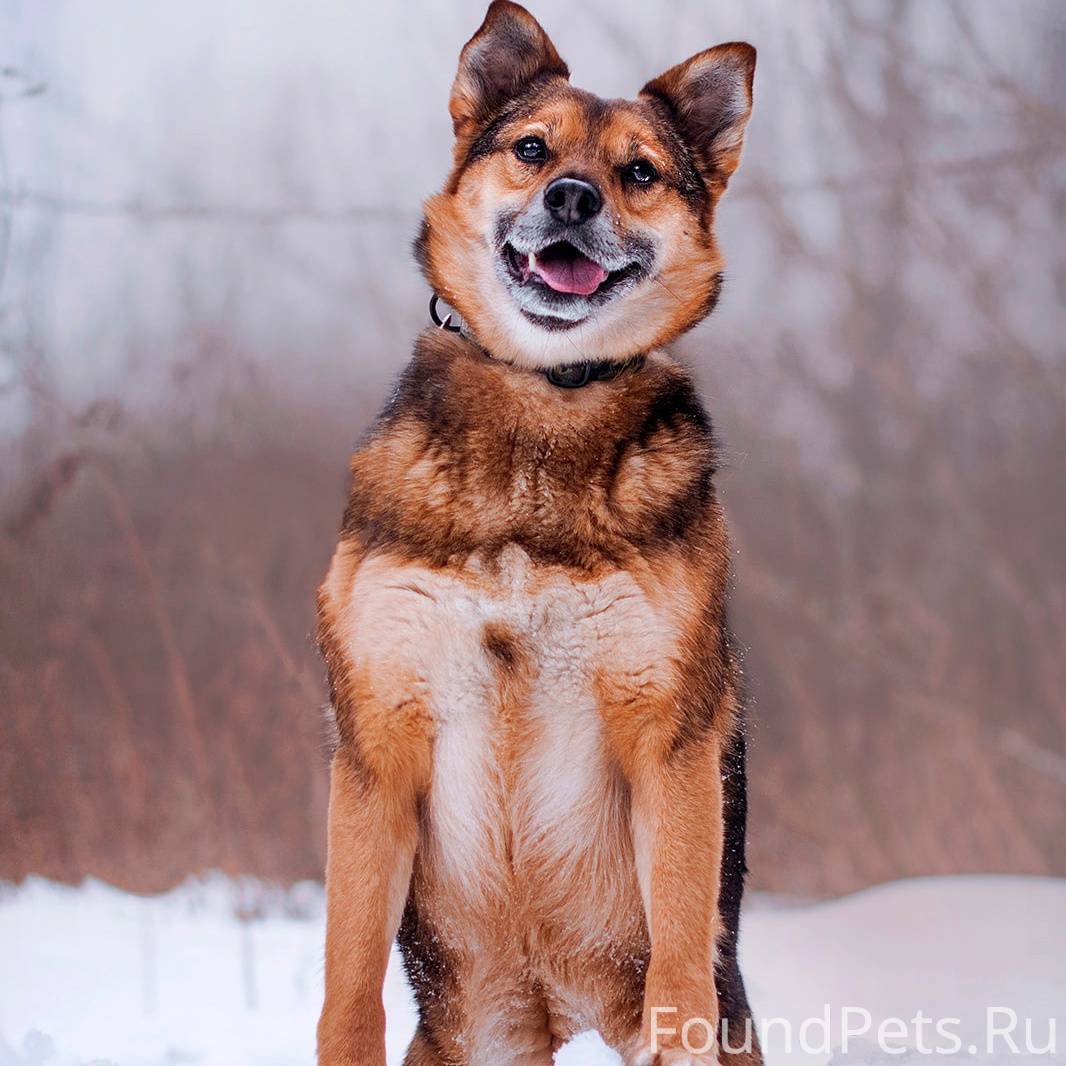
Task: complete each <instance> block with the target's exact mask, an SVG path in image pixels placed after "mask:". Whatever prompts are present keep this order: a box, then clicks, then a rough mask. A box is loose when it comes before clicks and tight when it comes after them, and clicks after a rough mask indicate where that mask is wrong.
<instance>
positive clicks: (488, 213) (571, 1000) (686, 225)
mask: <svg viewBox="0 0 1066 1066" xmlns="http://www.w3.org/2000/svg"><path fill="white" fill-rule="evenodd" d="M754 66H755V51H754V49H753V48H752V47H751V46H750V45H747V44H725V45H720V46H718V47H716V48H711V49H709V50H707V51H703V52H700V53H699V54H698V55H696V56H694V57H693V58H691V59H689V60H687V61H686V62H684V63H681V64H679V65H678V66H675V67H673V68H671V69H670V70H668V71H666V73H664V74H662V75H661V76H659V77H657V78H655V79H654V80H652V81H650V82H648V84H647V85H645V86H644V88H643V89H642V90H641V92H640V93H639V95H638V96H637V97H636V99H635V100H632V101H621V100H603V99H600V98H598V97H596V96H594V95H592V94H590V93H588V92H584V91H582V90H580V89H576V88H574V87H572V86H571V85H570V83H569V71H568V69H567V66H566V64H565V63H564V62H563V60H562V59H561V58H560V57H559V54H558V52H557V51H556V49H555V47H554V46H553V44H552V42H551V41H550V40H549V38H548V36H547V34H546V33H545V31H544V30H543V29H542V28H541V26H540V25H539V24H538V23H537V21H536V20H535V19H534V18H533V16H532V15H530V14H529V13H528V12H527V11H526V10H525V9H524V8H522V7H519V6H518V5H516V4H513V3H508V2H507V0H496V2H494V3H493V4H492V5H491V7H490V8H489V10H488V14H487V16H486V18H485V21H484V23H483V24H482V26H481V28H480V29H479V30H478V31H477V33H475V34H474V36H473V37H472V38H471V39H470V41H469V42H468V43H467V44H466V46H465V47H464V48H463V50H462V53H461V56H460V60H459V69H458V73H457V75H456V78H455V82H454V87H453V89H452V93H451V99H450V111H451V118H452V121H453V125H454V131H455V150H454V164H453V166H452V169H451V172H450V174H449V175H448V177H447V181H446V183H445V185H444V188H443V190H442V191H441V192H440V193H439V194H438V195H435V196H433V197H431V198H430V199H429V200H428V201H427V203H426V205H425V217H424V223H423V226H422V229H421V233H420V235H419V237H418V239H417V241H416V245H415V251H416V257H417V259H418V260H419V263H420V265H421V267H422V270H423V272H424V274H425V276H426V277H427V279H428V281H429V283H430V284H431V286H432V287H433V289H434V291H435V293H436V294H437V295H438V296H439V297H440V299H442V300H444V301H446V302H447V304H449V305H450V306H451V307H452V308H453V309H454V312H453V315H452V316H449V317H448V318H445V319H443V320H440V321H441V324H442V325H443V326H445V327H446V328H443V329H440V328H438V329H429V330H427V331H426V332H425V333H423V334H422V336H421V337H420V338H419V340H418V341H417V344H416V346H415V351H414V357H413V359H412V361H411V362H410V364H409V365H408V366H407V368H406V370H405V371H404V372H403V373H402V375H401V377H400V379H399V382H398V384H397V386H396V388H395V391H394V394H393V395H392V397H391V399H390V400H389V401H388V403H387V405H386V407H385V409H384V411H383V412H382V414H381V415H380V417H379V418H378V420H377V422H376V424H375V425H374V426H373V428H372V429H371V430H370V432H369V434H368V435H367V437H366V439H365V441H364V442H363V443H362V445H361V446H360V447H359V449H358V450H357V452H356V453H355V456H354V457H353V459H352V477H351V489H350V495H349V499H348V505H347V510H346V511H345V514H344V519H343V523H342V527H341V534H340V540H339V544H338V546H337V548H336V552H335V554H334V556H333V559H332V562H331V564H330V567H329V571H328V574H327V576H326V578H325V581H324V583H323V584H322V586H321V589H320V591H319V629H318V635H319V645H320V648H321V651H322V653H323V656H324V659H325V663H326V668H327V674H328V680H329V685H330V695H331V706H332V711H333V718H334V722H335V727H336V734H337V742H336V747H335V751H334V755H333V760H332V766H331V789H330V805H329V831H328V860H327V876H326V886H327V929H326V955H325V1002H324V1006H323V1010H322V1015H321V1019H320V1021H319V1026H318V1061H319V1063H320V1064H321V1066H384V1063H385V1017H384V1010H383V1007H382V982H383V979H384V976H385V970H386V965H387V963H388V959H389V952H390V947H391V945H392V944H393V942H394V939H397V938H398V941H399V945H400V948H401V951H402V954H403V957H404V960H405V966H406V970H407V974H408V977H409V979H410V982H411V985H412V987H413V990H414V993H415V996H416V999H417V1002H418V1006H419V1011H420V1019H419V1023H418V1027H417V1030H416V1033H415V1035H414V1038H413V1041H412V1043H411V1045H410V1048H409V1049H408V1051H407V1055H406V1058H405V1060H404V1061H405V1063H406V1066H445V1064H447V1066H460V1064H463V1066H539V1064H548V1063H550V1062H552V1059H553V1054H554V1052H555V1051H556V1050H557V1049H558V1048H559V1047H560V1046H561V1045H562V1044H563V1043H565V1042H566V1041H568V1040H569V1039H570V1038H571V1037H573V1036H574V1035H575V1034H577V1033H579V1032H582V1031H583V1030H587V1029H595V1030H598V1032H599V1033H600V1034H601V1036H602V1038H603V1040H604V1041H605V1042H606V1043H607V1044H608V1045H609V1046H611V1047H613V1048H614V1049H616V1051H617V1052H618V1053H619V1054H620V1055H621V1057H622V1058H623V1060H624V1062H625V1063H626V1064H627V1066H634V1064H641V1066H650V1064H661V1066H681V1064H692V1066H695V1064H707V1063H713V1062H723V1061H729V1062H735V1063H737V1064H743V1066H756V1064H758V1063H761V1061H762V1059H761V1054H760V1051H759V1048H758V1043H757V1041H755V1040H754V1039H753V1038H752V1036H751V1034H750V1033H749V1035H748V1036H747V1038H746V1039H745V1031H746V1030H749V1029H750V1026H751V1015H750V1011H749V1007H748V1003H747V999H746V996H745V991H744V984H743V981H742V978H741V974H740V971H739V969H738V962H737V929H738V920H739V911H740V903H741V895H742V892H743V879H744V873H745V867H744V837H745V820H746V795H745V769H744V757H745V756H744V721H743V708H742V704H741V698H740V695H739V688H740V678H739V668H738V662H737V655H736V652H735V647H734V644H733V641H732V639H731V636H730V632H729V629H728V625H727V620H726V589H727V584H728V580H729V569H730V568H729V550H728V546H727V539H726V530H725V525H724V520H723V515H722V511H721V508H720V504H719V501H718V499H717V497H716V494H715V488H714V483H713V474H714V472H715V450H714V443H713V438H712V431H711V426H710V423H709V421H708V418H707V415H706V414H705V412H704V410H703V407H702V406H701V404H700V401H699V399H698V397H697V395H696V393H695V391H694V388H693V385H692V382H691V381H690V379H689V376H688V374H687V373H686V372H685V370H684V369H682V367H681V366H680V365H679V364H678V363H676V362H675V361H674V360H673V359H672V358H671V357H670V356H669V355H668V354H667V353H666V352H665V351H664V350H663V348H664V345H666V344H668V343H669V342H670V341H672V340H673V339H674V338H676V337H678V336H679V335H681V334H682V333H684V332H685V331H686V330H688V329H690V328H691V327H692V326H693V325H695V324H696V323H697V322H699V321H700V320H701V319H702V318H703V317H704V316H705V315H707V314H708V313H709V312H710V311H711V309H712V308H713V307H714V304H715V301H716V299H717V297H718V293H719V290H720V287H721V283H722V268H723V260H722V255H721V253H720V251H719V248H718V245H717V243H716V240H715V236H714V230H713V223H714V216H715V210H716V207H717V204H718V201H719V199H720V198H721V196H722V194H723V192H724V191H725V189H726V185H727V183H728V181H729V178H730V177H731V175H732V174H733V172H734V171H735V169H736V167H737V164H738V162H739V159H740V154H741V149H742V145H743V140H744V130H745V126H746V124H747V121H748V117H749V115H750V112H751V103H752V80H753V73H754ZM455 316H459V318H461V325H460V323H459V321H458V320H456V318H455ZM727 1036H728V1040H727V1039H726V1037H727Z"/></svg>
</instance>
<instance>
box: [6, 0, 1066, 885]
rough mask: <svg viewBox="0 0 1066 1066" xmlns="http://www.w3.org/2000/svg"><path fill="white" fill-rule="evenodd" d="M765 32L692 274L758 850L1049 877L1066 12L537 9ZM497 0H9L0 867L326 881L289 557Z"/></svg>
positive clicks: (1065, 379) (1061, 782) (325, 526)
mask: <svg viewBox="0 0 1066 1066" xmlns="http://www.w3.org/2000/svg"><path fill="white" fill-rule="evenodd" d="M530 6H531V9H532V10H533V11H534V13H535V14H536V15H537V16H538V17H539V18H540V20H541V21H542V23H543V24H544V26H545V27H546V29H547V30H548V32H549V33H550V34H551V36H552V37H553V39H554V41H555V43H556V45H557V46H558V48H559V51H560V52H561V53H562V54H563V56H564V57H565V58H566V59H567V61H568V62H569V63H570V66H571V69H572V71H573V77H574V81H575V82H576V83H577V84H579V85H582V86H585V87H588V88H590V89H593V90H596V91H598V92H600V93H602V94H604V95H631V94H632V93H634V92H635V91H636V90H637V89H638V88H639V87H640V86H641V85H642V84H643V83H644V82H645V81H646V80H647V79H648V78H650V77H652V76H653V75H655V74H657V73H659V72H660V71H661V70H662V69H664V68H666V67H667V66H669V65H672V64H673V63H675V62H677V61H679V60H680V59H682V58H684V57H686V56H688V55H690V54H692V53H694V52H696V51H699V50H700V49H702V48H704V47H706V46H709V45H711V44H714V43H718V42H720V41H726V40H731V39H746V40H749V41H751V42H752V43H754V44H755V45H756V46H757V47H758V49H759V68H758V72H757V76H756V106H755V114H754V118H753V120H752V124H751V127H750V134H749V140H748V148H747V149H746V153H745V159H744V163H743V165H742V166H741V169H740V171H739V173H738V175H737V177H736V179H735V180H734V183H733V185H732V187H731V189H730V191H729V193H728V195H727V197H726V199H725V201H724V203H723V205H722V207H721V210H720V222H719V232H720V236H721V242H722V245H723V248H724V250H725V252H726V255H727V258H728V261H729V269H728V273H727V284H726V289H725V293H724V297H723V300H722V302H721V305H720V308H719V310H718V311H717V312H716V313H715V314H714V316H713V317H712V318H711V319H710V320H709V321H708V322H707V323H705V324H704V325H702V326H701V327H700V328H698V329H697V330H695V331H694V332H693V333H692V334H691V335H689V336H688V337H687V338H686V339H685V340H684V341H683V342H682V343H681V344H680V345H679V346H678V352H679V354H680V356H681V357H683V358H684V360H685V361H686V362H688V363H689V364H690V365H691V366H692V367H693V368H694V369H695V372H696V374H697V376H698V378H699V381H700V384H701V387H702V390H703V392H704V394H705V396H706V398H707V401H708V405H709V407H710V410H711V412H712V415H713V417H714V419H715V423H716V426H717V429H718V432H719V435H720V437H721V440H722V447H723V460H724V470H723V473H722V475H721V480H720V483H721V487H722V491H723V493H724V496H725V501H726V505H727V508H728V512H729V515H730V517H731V522H732V529H733V537H734V543H735V549H736V557H735V563H736V589H735V594H734V605H735V609H734V617H735V622H736V626H737V628H738V630H739V634H740V637H741V639H742V641H743V643H744V645H745V647H746V648H747V654H746V671H747V678H748V685H749V688H750V693H751V702H752V716H753V725H752V743H751V780H752V786H753V799H752V816H751V832H750V840H751V859H750V864H751V867H752V882H753V884H754V885H755V886H756V887H758V888H760V889H764V890H769V891H773V892H779V893H785V894H788V895H791V896H796V897H820V896H829V895H835V894H839V893H843V892H847V891H849V890H853V889H856V888H859V887H862V886H864V885H868V884H872V883H875V882H881V881H885V880H888V879H892V878H897V877H903V876H908V875H916V874H927V873H954V872H959V873H966V872H977V871H997V872H1008V871H1009V872H1022V873H1044V874H1057V875H1066V832H1064V828H1066V817H1064V812H1066V548H1064V546H1066V351H1064V343H1063V338H1064V337H1066V315H1064V312H1063V309H1062V304H1063V296H1064V293H1066V259H1064V242H1063V226H1062V224H1063V216H1064V213H1066V110H1064V107H1063V101H1064V100H1066V9H1064V8H1063V6H1062V5H1061V4H1058V3H1056V2H1054V0H1046V2H1045V0H1019V2H1016V3H1010V4H1007V3H1004V2H1002V0H966V2H962V0H958V2H952V0H857V2H853V3H841V2H816V0H803V2H794V0H793V2H786V0H715V2H712V3H709V2H706V0H698V2H697V0H688V2H680V0H679V2H675V3H668V4H667V3H664V4H647V3H637V2H633V0H623V2H618V0H614V2H607V0H581V2H580V3H575V2H573V0H565V2H564V0H536V2H535V3H532V4H531V5H530ZM483 12H484V3H483V2H482V0H469V2H467V0H464V2H453V3H447V4H445V3H443V2H439V0H420V2H418V3H407V4H403V5H388V4H370V3H368V2H355V3H351V2H340V0H334V2H330V3H326V2H305V0H301V2H299V3H297V2H296V0H287V2H281V0H271V2H264V0H229V2H227V3H225V4H215V3H209V2H207V0H186V2H185V3H183V4H180V5H158V4H138V3H134V2H130V0H95V2H94V3H91V4H89V3H82V2H76V0H54V2H52V3H49V4H41V3H39V2H37V0H0V589H2V595H0V880H2V879H8V880H19V879H22V878H24V877H26V876H27V875H30V874H41V875H45V876H47V877H51V878H56V879H60V880H67V881H76V880H78V879H80V878H82V877H84V876H86V875H95V876H98V877H102V878H105V879H106V880H108V881H110V882H113V883H115V884H118V885H120V886H123V887H124V888H127V889H132V890H135V891H140V892H147V891H156V890H161V889H164V888H167V887H169V886H171V885H174V884H176V883H177V882H179V881H181V880H183V879H184V878H185V877H187V876H188V875H189V874H190V873H194V872H198V871H203V870H205V869H221V870H223V871H226V872H228V873H231V874H251V875H257V876H260V877H265V878H269V879H277V880H280V881H282V882H290V881H294V880H297V879H302V878H317V877H319V876H320V873H321V870H322V865H323V857H324V842H325V835H324V828H325V802H326V754H325V729H324V726H323V715H322V709H323V705H324V702H325V699H326V695H325V687H324V683H323V672H322V669H321V666H320V664H319V661H318V659H317V656H316V653H315V652H314V649H313V646H312V639H311V632H312V627H313V603H314V591H315V587H316V584H317V582H318V581H319V580H320V579H321V577H322V576H323V574H324V572H325V568H326V564H327V561H328V558H329V555H330V553H331V550H332V547H333V543H334V538H335V530H336V527H337V524H338V521H339V517H340V513H341V509H342V507H343V502H344V493H345V487H346V471H347V458H348V454H349V452H350V450H351V448H352V446H353V443H354V442H355V441H356V439H357V438H358V436H359V434H360V432H361V431H362V429H363V428H364V427H365V426H366V424H367V421H368V419H369V418H370V417H371V416H372V414H373V413H374V412H375V410H376V409H377V408H378V407H379V406H380V404H381V403H382V401H383V399H384V398H385V396H386V394H387V392H388V389H389V385H390V381H391V379H392V378H393V377H394V376H395V374H396V373H397V371H398V370H399V368H400V367H401V365H402V364H403V363H404V361H405V360H406V359H407V357H408V354H409V352H410V349H411V345H412V340H413V337H414V335H415V333H416V331H418V330H419V329H421V328H423V327H424V326H426V325H427V322H428V316H427V311H426V304H427V300H428V297H429V293H428V291H427V289H426V286H425V284H424V282H423V281H422V280H421V279H420V277H419V276H418V273H417V271H416V268H415V266H414V264H413V262H412V259H411V255H410V251H409V249H410V242H411V239H412V237H413V236H414V234H415V231H416V228H417V224H418V220H419V204H420V201H421V200H422V199H423V198H424V197H425V196H426V195H427V194H429V193H430V192H432V191H434V190H435V189H436V188H437V186H438V185H439V184H440V183H441V182H442V180H443V177H444V174H445V172H446V169H447V167H448V164H449V158H450V154H449V153H450V124H449V120H448V114H447V106H446V105H447V96H448V90H449V86H450V82H451V78H452V75H453V73H454V68H455V61H456V57H457V54H458V51H459V48H460V47H461V45H462V43H463V42H464V41H465V40H466V39H467V37H469V35H470V34H471V33H472V32H473V30H474V29H475V28H476V27H477V25H478V23H479V22H480V20H481V17H482V15H483Z"/></svg>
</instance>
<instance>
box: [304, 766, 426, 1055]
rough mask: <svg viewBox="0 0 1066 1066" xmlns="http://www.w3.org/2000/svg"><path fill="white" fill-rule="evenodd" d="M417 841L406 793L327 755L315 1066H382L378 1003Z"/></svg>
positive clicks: (400, 780) (395, 783)
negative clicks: (321, 992) (322, 955)
mask: <svg viewBox="0 0 1066 1066" xmlns="http://www.w3.org/2000/svg"><path fill="white" fill-rule="evenodd" d="M417 837H418V822H417V807H416V799H415V794H414V790H413V788H412V787H410V786H409V785H408V784H407V783H406V782H405V780H404V776H403V775H400V776H398V777H390V778H386V779H382V778H381V777H380V775H376V774H370V773H368V772H367V771H366V770H364V769H360V768H357V765H356V763H355V761H354V759H353V758H352V756H351V755H350V754H349V753H348V751H347V750H346V748H344V747H342V748H341V749H340V750H339V751H338V753H337V754H336V755H335V756H334V759H333V766H332V769H331V783H330V799H329V844H328V858H327V863H326V998H325V1003H324V1005H323V1008H322V1016H321V1018H320V1020H319V1023H318V1062H319V1066H385V1009H384V1007H383V1005H382V1001H381V991H382V985H383V982H384V980H385V969H386V967H387V966H388V961H389V951H390V948H391V946H392V941H393V939H394V938H395V936H396V930H397V928H398V926H399V924H400V917H401V915H402V912H403V906H404V902H405V899H406V897H407V890H408V887H409V883H410V880H411V867H412V863H413V860H414V854H415V845H416V842H417Z"/></svg>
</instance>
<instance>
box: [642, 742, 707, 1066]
mask: <svg viewBox="0 0 1066 1066" xmlns="http://www.w3.org/2000/svg"><path fill="white" fill-rule="evenodd" d="M720 754H721V753H720V742H719V738H718V736H717V735H716V733H715V732H714V731H713V730H711V731H708V732H707V733H705V734H704V735H703V736H701V737H699V738H696V739H690V740H688V741H686V742H685V743H684V744H683V745H682V746H681V747H680V748H678V749H676V750H673V749H672V750H670V751H669V752H664V753H662V755H661V757H659V756H654V755H653V756H648V757H647V758H646V759H645V760H643V765H639V766H634V767H632V769H631V773H630V775H629V776H630V786H631V793H632V826H633V843H634V853H635V856H636V862H637V875H638V879H639V881H640V887H641V894H642V896H643V898H644V907H645V913H646V916H647V922H648V932H649V935H650V937H651V960H650V963H649V966H648V972H647V975H646V980H645V993H644V1010H643V1018H642V1024H641V1033H640V1043H639V1050H638V1051H637V1053H636V1055H635V1056H634V1057H633V1061H634V1062H635V1063H636V1064H637V1066H653V1064H654V1066H704V1064H709V1063H716V1062H717V1061H718V1056H717V1037H718V999H717V994H716V990H715V979H714V963H715V941H716V939H717V936H718V933H719V925H720V921H719V915H718V885H719V876H720V870H721V864H722V840H723V815H722V778H721V764H720Z"/></svg>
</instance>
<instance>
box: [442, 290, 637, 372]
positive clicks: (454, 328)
mask: <svg viewBox="0 0 1066 1066" xmlns="http://www.w3.org/2000/svg"><path fill="white" fill-rule="evenodd" d="M438 303H440V297H439V296H438V295H437V294H436V293H434V294H433V295H432V296H431V297H430V298H429V317H430V318H431V319H432V320H433V324H434V325H435V326H436V327H437V328H438V329H443V330H447V331H448V332H449V333H461V334H462V335H463V336H465V337H470V334H469V331H468V330H467V328H466V323H465V322H464V321H463V319H462V318H460V319H459V321H458V323H456V322H455V321H454V320H453V319H454V316H453V314H452V312H451V311H449V312H448V313H447V314H446V315H445V316H444V317H443V318H441V317H440V312H439V311H438V310H437V304H438ZM486 354H488V353H486ZM644 359H645V357H644V356H643V355H638V356H634V357H633V358H632V359H623V360H621V361H620V362H619V361H617V360H612V359H601V360H598V361H596V362H582V363H568V364H567V365H566V366H553V367H549V368H548V369H547V370H541V371H538V373H541V374H543V375H544V377H545V379H546V380H547V382H548V384H550V385H554V386H555V387H556V388H557V389H580V388H583V387H584V386H585V385H588V384H589V383H590V382H592V381H610V380H612V378H616V377H618V375H619V374H621V373H622V371H623V370H626V369H627V368H629V367H632V368H633V369H634V370H639V369H640V367H642V366H643V365H644Z"/></svg>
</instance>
